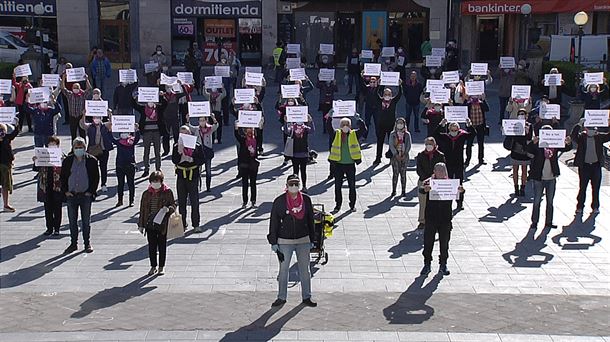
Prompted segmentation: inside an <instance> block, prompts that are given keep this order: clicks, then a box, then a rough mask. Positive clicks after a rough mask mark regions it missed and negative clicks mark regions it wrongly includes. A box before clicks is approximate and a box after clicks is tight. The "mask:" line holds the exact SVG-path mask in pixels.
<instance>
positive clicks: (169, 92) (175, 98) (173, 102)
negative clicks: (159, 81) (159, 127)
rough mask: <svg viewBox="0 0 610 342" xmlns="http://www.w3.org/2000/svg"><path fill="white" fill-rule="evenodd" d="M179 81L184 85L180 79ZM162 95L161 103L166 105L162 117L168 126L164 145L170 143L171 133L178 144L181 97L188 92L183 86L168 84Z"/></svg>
mask: <svg viewBox="0 0 610 342" xmlns="http://www.w3.org/2000/svg"><path fill="white" fill-rule="evenodd" d="M177 83H178V84H180V85H182V82H180V80H178V81H177ZM160 95H161V97H160V100H161V104H162V105H163V107H164V110H163V114H162V115H161V117H162V118H163V123H164V124H165V127H166V131H165V133H166V134H165V135H164V136H163V140H164V145H167V144H168V143H169V134H171V135H172V137H173V139H174V144H176V143H177V142H178V135H179V134H180V121H181V115H180V99H181V98H183V97H185V96H186V92H185V91H183V90H182V87H180V88H179V89H178V90H174V88H173V86H171V85H166V86H165V91H162V92H161V94H160ZM164 152H169V151H164ZM163 155H165V153H163Z"/></svg>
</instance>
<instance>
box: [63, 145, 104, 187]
mask: <svg viewBox="0 0 610 342" xmlns="http://www.w3.org/2000/svg"><path fill="white" fill-rule="evenodd" d="M74 158H76V157H75V156H74V154H73V153H70V154H68V156H67V157H66V159H64V161H63V162H62V163H61V174H60V176H59V179H60V181H61V192H63V193H66V192H68V191H69V190H68V189H69V187H68V179H70V175H71V174H72V164H73V163H74ZM84 158H85V168H86V169H87V176H88V178H89V187H88V188H87V191H86V192H88V193H90V194H91V195H92V196H93V197H95V196H97V186H98V185H99V182H100V172H99V168H98V166H97V159H96V158H95V157H94V156H92V155H90V154H88V153H87V154H85V157H84Z"/></svg>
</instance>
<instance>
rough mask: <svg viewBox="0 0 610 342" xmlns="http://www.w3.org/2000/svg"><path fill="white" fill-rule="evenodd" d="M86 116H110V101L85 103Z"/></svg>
mask: <svg viewBox="0 0 610 342" xmlns="http://www.w3.org/2000/svg"><path fill="white" fill-rule="evenodd" d="M85 115H86V116H108V101H93V100H86V101H85Z"/></svg>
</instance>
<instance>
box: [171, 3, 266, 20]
mask: <svg viewBox="0 0 610 342" xmlns="http://www.w3.org/2000/svg"><path fill="white" fill-rule="evenodd" d="M172 12H173V14H174V16H176V17H208V18H260V16H261V2H260V1H239V2H203V1H199V0H172Z"/></svg>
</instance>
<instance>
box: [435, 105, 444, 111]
mask: <svg viewBox="0 0 610 342" xmlns="http://www.w3.org/2000/svg"><path fill="white" fill-rule="evenodd" d="M441 109H442V108H441V106H434V110H435V111H437V112H440V111H441Z"/></svg>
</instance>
